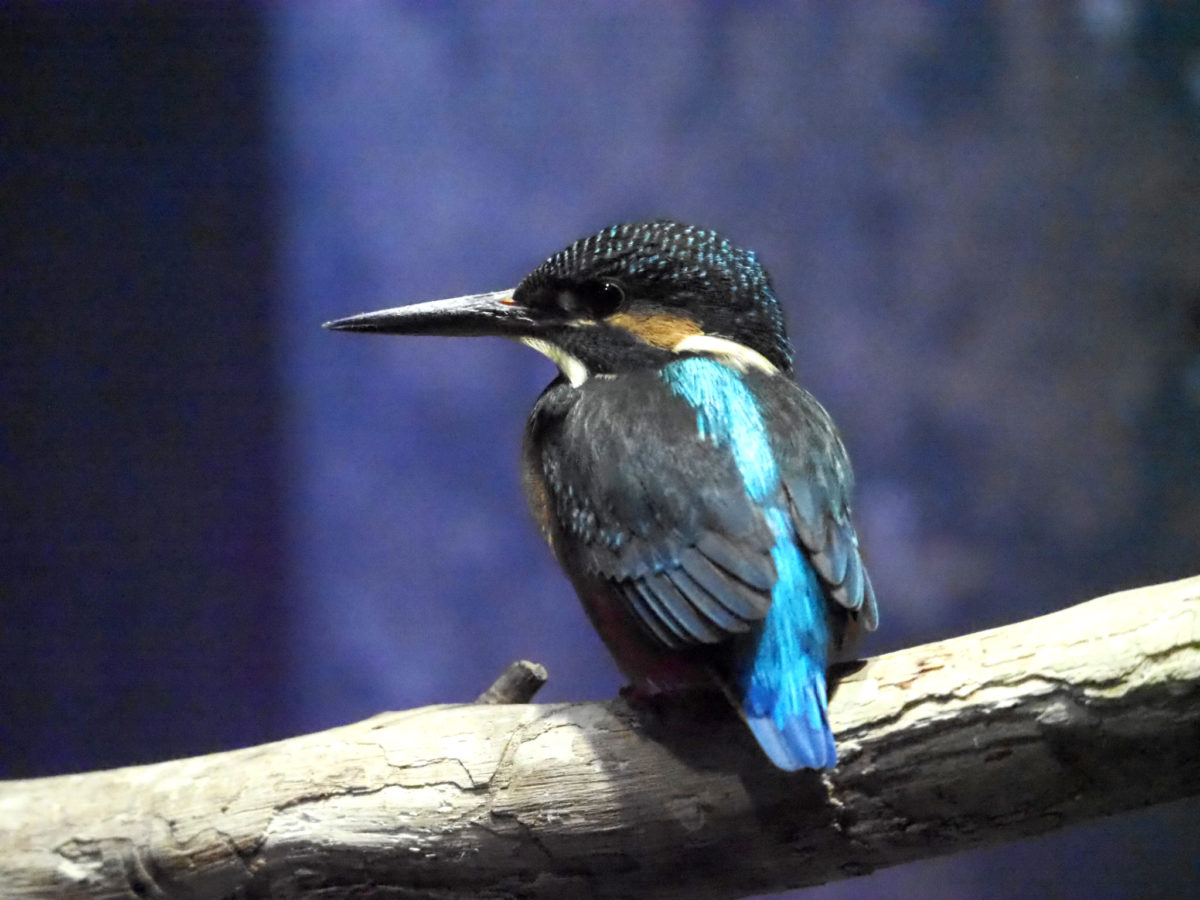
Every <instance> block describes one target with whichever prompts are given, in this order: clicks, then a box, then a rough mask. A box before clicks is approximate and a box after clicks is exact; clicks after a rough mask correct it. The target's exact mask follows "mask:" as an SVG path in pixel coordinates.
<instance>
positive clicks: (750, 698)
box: [741, 657, 837, 772]
mask: <svg viewBox="0 0 1200 900" xmlns="http://www.w3.org/2000/svg"><path fill="white" fill-rule="evenodd" d="M754 674H755V673H752V674H751V677H750V678H749V679H748V682H747V683H746V684H744V685H743V691H744V694H743V697H742V704H741V707H742V714H743V715H744V716H745V718H746V724H747V725H749V726H750V730H751V731H752V732H753V733H754V738H755V740H757V741H758V744H759V746H760V747H762V749H763V751H764V752H765V753H766V754H767V756H768V757H770V760H771V762H773V763H774V764H775V765H776V766H778V767H779V768H781V769H784V770H786V771H788V772H794V771H796V770H797V769H831V768H833V766H835V765H836V764H837V746H836V745H835V744H834V741H833V732H832V730H830V728H829V713H828V711H827V704H826V697H825V669H824V666H822V665H819V664H818V661H816V660H813V659H810V658H807V657H806V658H805V660H804V663H803V664H802V665H800V666H798V667H797V668H796V669H794V670H792V671H791V672H788V673H787V676H786V681H787V682H788V683H785V684H778V683H776V684H771V683H769V681H767V680H765V679H760V678H755V677H754ZM759 674H761V673H759Z"/></svg>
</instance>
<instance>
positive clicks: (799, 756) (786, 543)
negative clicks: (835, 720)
mask: <svg viewBox="0 0 1200 900" xmlns="http://www.w3.org/2000/svg"><path fill="white" fill-rule="evenodd" d="M662 376H663V379H664V380H665V381H666V383H667V384H668V385H669V386H670V388H671V390H672V391H673V392H674V393H675V394H677V395H678V396H680V397H682V398H683V399H684V400H686V401H687V402H688V403H689V404H690V405H691V406H692V407H693V408H694V409H695V410H696V427H697V429H698V430H699V432H700V435H701V436H702V437H704V438H707V439H709V440H711V441H713V443H715V444H717V445H718V446H726V447H729V449H730V452H731V453H732V454H733V460H734V464H735V465H736V466H737V470H738V472H739V473H740V474H741V476H742V481H743V483H744V484H745V487H746V493H747V494H748V495H749V496H750V498H751V499H753V500H754V501H756V502H758V503H762V504H764V513H765V515H766V518H767V523H768V524H769V525H770V527H771V531H772V532H773V533H774V535H775V546H774V547H773V548H772V549H771V558H772V560H773V561H774V563H775V571H776V575H777V577H776V580H775V586H774V588H773V589H772V591H771V609H770V611H769V612H768V614H767V619H766V622H765V623H764V624H763V632H762V636H761V638H760V639H759V642H758V646H757V648H756V651H755V654H754V657H753V658H752V659H750V660H747V661H745V663H744V664H743V668H742V671H741V675H740V683H741V688H742V692H743V697H744V701H743V705H744V707H745V712H746V716H747V719H748V720H749V722H750V726H751V728H752V730H753V731H754V733H755V736H756V737H757V738H758V741H759V743H760V744H762V745H763V749H764V750H766V751H767V753H768V755H769V756H770V757H771V758H772V760H774V762H775V764H776V765H778V766H780V767H781V768H786V769H797V768H802V767H806V766H807V767H815V768H820V767H826V766H831V765H833V763H834V762H836V759H837V757H836V750H835V749H834V746H833V738H832V735H831V734H830V733H829V725H828V723H827V720H826V712H825V664H826V649H825V648H826V647H827V645H828V642H829V626H828V623H827V622H826V619H825V599H824V594H823V592H822V590H821V586H820V585H819V584H818V582H817V579H816V574H815V573H814V572H813V570H812V567H811V566H810V565H809V564H808V561H807V560H805V559H804V557H803V555H802V554H801V552H800V549H799V547H798V546H797V543H796V534H795V531H794V529H793V527H792V524H791V521H790V520H789V518H788V516H787V513H786V511H785V510H784V509H782V508H780V507H779V506H778V505H776V504H773V503H769V501H770V500H771V499H772V498H773V497H774V496H775V495H776V493H777V491H778V490H779V468H778V466H777V464H776V462H775V457H774V454H773V453H772V452H771V444H770V441H769V440H768V437H767V429H766V424H765V423H764V422H763V418H762V414H761V413H760V412H759V410H758V404H757V402H756V401H755V399H754V395H753V394H752V393H751V392H750V390H749V389H748V388H747V387H746V385H745V383H744V382H743V381H742V379H741V376H740V375H739V374H738V373H737V372H735V371H734V370H732V369H730V368H728V367H726V366H723V365H721V364H720V363H718V362H716V361H714V360H711V359H705V358H703V357H689V358H687V359H682V360H679V361H677V362H673V363H669V364H668V365H667V366H665V367H664V368H663V371H662Z"/></svg>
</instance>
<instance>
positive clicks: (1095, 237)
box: [0, 0, 1200, 897]
mask: <svg viewBox="0 0 1200 900" xmlns="http://www.w3.org/2000/svg"><path fill="white" fill-rule="evenodd" d="M1198 53H1200V14H1197V13H1194V12H1192V11H1191V10H1190V7H1188V6H1187V5H1185V4H1171V3H1165V2H1163V3H1153V2H1138V0H1125V2H1122V0H1108V2H1100V0H1080V2H1077V3H1071V4H1045V5H1038V6H1035V7H1034V8H1032V9H1030V8H1025V7H1022V8H1019V9H1018V8H1016V7H1010V6H1009V5H1007V4H999V3H967V2H961V3H960V2H936V3H933V2H931V3H914V4H910V5H905V6H900V5H887V6H884V5H880V4H875V3H871V2H867V0H863V2H850V3H842V4H795V5H793V4H783V3H773V2H761V3H753V4H733V3H718V2H711V3H680V4H661V5H646V6H627V7H626V6H619V7H616V8H606V7H604V6H602V5H570V6H568V5H561V6H560V5H556V4H546V5H524V6H520V7H512V6H509V5H504V4H452V3H447V4H438V5H433V4H421V3H388V4H382V3H371V4H356V5H354V6H353V7H343V6H340V5H338V4H320V3H312V4H279V5H275V6H262V7H259V6H252V5H246V6H242V5H223V4H207V3H206V4H199V3H197V4H165V5H163V4H159V5H154V6H152V5H150V4H125V3H116V4H103V5H101V4H87V3H65V4H54V5H48V4H47V5H41V4H27V5H15V6H14V5H8V6H6V7H5V8H4V9H3V11H0V84H3V85H4V86H5V89H4V90H3V91H0V198H2V200H3V203H2V205H0V299H2V303H0V314H2V318H0V321H2V323H3V329H2V331H0V347H2V354H0V464H2V465H0V499H2V501H3V506H2V507H0V523H2V524H0V613H2V615H0V776H3V777H23V776H33V775H40V774H50V773H56V772H65V771H80V770H86V769H91V768H98V767H103V766H112V765H121V764H129V763H138V762H147V761H151V760H157V759H164V758H169V757H173V756H180V755H185V754H193V753H203V752H208V751H212V750H217V749H221V748H225V747H233V746H241V745H246V744H253V743H257V742H260V741H264V740H268V739H271V738H276V737H282V736H286V735H288V734H294V733H299V732H301V731H305V730H311V729H315V728H320V727H325V726H328V725H333V724H337V723H341V722H347V721H351V720H354V719H357V718H360V717H363V716H366V715H369V714H371V713H374V712H377V711H379V710H382V709H387V708H404V707H410V706H416V705H421V704H425V703H431V702H441V701H453V700H462V699H465V698H470V697H473V696H475V694H477V693H478V692H479V691H480V690H482V689H483V688H484V687H485V686H486V685H487V684H488V683H489V682H490V681H491V679H492V677H493V676H494V675H495V674H497V673H498V672H499V671H500V670H501V669H502V668H503V666H504V665H505V664H506V663H507V662H508V661H510V660H511V659H513V658H516V657H522V656H523V657H528V658H532V659H537V660H539V661H542V662H544V663H546V664H547V666H548V667H549V669H550V672H551V681H550V684H549V686H548V687H547V689H546V691H545V692H544V696H545V699H548V700H554V699H564V698H570V699H583V698H598V697H607V696H611V695H612V694H613V693H614V692H615V690H616V688H617V687H618V684H619V681H618V678H617V676H616V673H615V671H614V670H613V668H612V666H611V664H610V663H609V661H608V659H607V657H606V655H605V654H604V651H603V648H602V647H600V645H599V642H598V641H597V640H596V638H595V637H594V635H592V633H591V631H590V629H589V628H588V626H587V623H586V621H585V619H584V617H583V616H582V615H581V613H580V610H579V609H578V605H577V603H576V601H575V599H574V598H573V596H572V595H571V594H570V591H569V588H568V586H567V585H566V582H565V581H564V580H563V579H562V578H561V576H560V575H559V574H558V573H557V571H556V570H555V568H554V566H553V564H552V562H551V561H550V559H549V555H548V554H547V553H546V551H545V549H544V548H543V547H541V546H540V544H539V541H538V538H537V536H536V534H535V532H534V529H533V527H532V525H531V524H530V523H529V522H528V519H527V516H526V514H525V512H524V509H523V501H522V500H521V498H520V492H519V482H518V476H517V466H516V458H517V447H518V442H519V436H520V430H521V427H522V424H523V419H524V415H525V413H526V412H527V410H528V408H529V407H530V406H531V404H532V402H533V400H534V398H535V397H536V395H537V393H538V391H539V390H540V388H541V387H542V385H543V384H544V383H545V382H546V381H548V380H549V378H550V377H551V375H552V371H551V369H550V368H549V365H548V364H547V363H546V362H545V361H544V360H542V359H540V358H537V357H535V356H534V354H532V353H529V352H528V351H526V350H524V349H523V348H520V347H516V346H513V345H509V344H506V343H503V342H499V341H476V342H472V341H458V342H453V341H437V340H433V339H413V340H409V341H399V340H397V341H388V340H382V339H379V340H370V339H367V338H358V337H347V336H344V335H330V334H327V333H324V332H322V331H321V330H320V328H319V324H320V323H321V322H322V321H324V320H326V319H329V318H332V317H335V316H339V315H344V314H349V313H354V312H359V311H362V310H366V309H372V308H376V307H379V306H385V305H392V304H398V303H403V302H409V301H415V300H420V299H430V298H434V297H441V296H452V295H456V294H463V293H468V292H473V291H481V290H490V289H497V288H501V287H505V286H509V285H512V284H515V283H516V281H517V280H518V279H519V278H520V277H521V275H523V274H524V273H525V272H526V271H527V270H528V269H530V268H532V267H533V266H534V265H536V264H537V263H538V262H539V261H540V260H541V259H542V258H544V257H545V256H546V255H548V254H549V253H551V252H553V251H555V250H557V249H558V248H559V247H561V246H562V245H564V244H565V243H567V242H568V241H570V240H572V239H574V238H576V237H579V236H582V235H584V234H587V233H590V232H592V231H594V230H596V229H597V228H599V227H601V226H603V225H606V224H610V223H612V222H615V221H620V220H625V219H632V218H641V217H649V216H661V215H670V216H673V217H676V218H680V219H684V220H691V221H695V222H696V223H698V224H703V225H708V226H712V227H717V228H720V229H722V230H723V231H725V232H726V233H727V234H729V236H730V237H732V238H733V239H735V240H736V241H738V242H740V243H744V244H746V245H748V246H752V247H754V248H755V249H756V250H757V251H758V253H759V257H760V258H761V259H762V260H763V261H764V262H765V263H766V264H767V266H768V267H769V268H770V270H771V271H772V273H773V275H774V277H775V282H776V285H777V288H778V290H779V294H780V296H781V298H782V299H783V301H784V302H785V305H786V307H787V311H788V316H789V322H790V327H791V332H792V336H793V339H794V341H795V343H796V346H797V355H798V362H799V365H798V369H799V371H800V377H801V380H802V381H803V382H804V383H805V384H806V385H808V386H809V387H810V388H811V389H812V390H813V391H814V392H815V393H816V394H817V395H818V397H820V398H821V399H822V400H823V401H824V402H825V403H826V405H827V406H828V407H829V408H830V410H831V411H832V413H833V414H834V416H835V418H836V419H837V420H838V422H839V423H840V424H841V426H842V428H843V431H844V433H845V435H846V439H847V442H848V444H849V446H850V448H851V453H852V455H853V457H854V459H855V463H856V466H857V470H858V474H859V482H860V487H859V491H858V495H857V508H856V518H857V520H858V521H859V523H860V531H861V532H862V534H863V537H864V541H865V543H866V546H867V548H868V552H869V553H870V559H871V568H872V574H873V576H874V578H875V581H876V585H877V587H878V590H879V595H880V599H881V607H882V611H883V626H882V629H881V632H880V634H879V636H878V637H877V638H876V640H875V641H874V643H873V644H871V645H870V646H868V647H867V648H866V650H867V651H868V652H875V651H879V650H883V649H888V648H893V647H899V646H903V645H907V644H912V643H916V642H920V641H925V640H932V639H936V638H939V637H944V636H947V635H952V634H958V633H963V632H966V631H971V630H975V629H977V628H981V627H985V626H989V625H995V624H1000V623H1003V622H1009V621H1015V620H1018V619H1022V618H1026V617H1028V616H1032V615H1035V614H1038V613H1041V612H1046V611H1050V610H1052V609H1057V608H1060V607H1062V606H1065V605H1068V604H1070V603H1074V602H1077V601H1081V600H1084V599H1087V598H1089V597H1091V596H1095V595H1097V594H1101V593H1105V592H1108V591H1112V590H1117V589H1120V588H1125V587H1131V586H1135V585H1139V584H1146V583H1151V582H1155V581H1160V580H1166V579H1170V578H1176V577H1183V576H1187V575H1194V574H1197V573H1200V551H1198V550H1197V540H1196V538H1197V535H1200V502H1198V501H1200V472H1198V460H1200V425H1198V423H1200V352H1198V351H1200V254H1198V253H1197V252H1196V242H1197V237H1198V236H1200V172H1198V170H1197V165H1196V160H1197V149H1198V148H1200V142H1198V135H1197V128H1198V126H1197V116H1198V115H1200V101H1198V96H1197V88H1196V84H1197V75H1196V73H1197V71H1200V55H1198ZM1198 828H1200V805H1198V804H1197V803H1196V802H1195V801H1191V802H1185V803H1181V804H1176V805H1174V806H1172V807H1168V808H1166V809H1159V810H1155V811H1151V812H1148V813H1144V814H1138V815H1130V816H1123V817H1120V818H1118V819H1116V820H1114V821H1112V822H1108V823H1099V824H1095V825H1089V826H1085V827H1080V828H1074V829H1070V830H1068V831H1066V832H1064V833H1060V834H1056V835H1052V836H1049V837H1047V838H1044V839H1041V840H1036V841H1027V842H1022V843H1020V844H1016V845H1010V846H1007V847H1003V848H998V849H996V850H992V851H983V852H978V853H971V854H964V855H962V856H958V857H953V858H951V859H946V860H937V861H932V862H928V863H921V864H916V865H911V866H905V867H901V868H898V869H895V870H891V871H888V872H883V873H879V874H878V875H876V876H872V877H871V878H870V879H867V880H858V881H854V882H848V883H846V884H842V885H831V886H829V887H826V888H822V889H818V890H816V891H813V892H810V893H809V894H808V896H828V897H835V896H839V897H840V896H847V897H849V896H861V895H873V896H874V895H878V896H926V897H927V896H946V897H951V896H952V897H1010V896H1026V895H1029V896H1062V897H1074V896H1089V897H1153V896H1163V897H1168V896H1181V895H1188V894H1190V893H1194V892H1195V890H1196V888H1197V886H1200V872H1198V871H1197V867H1198V863H1197V856H1196V852H1195V840H1194V835H1195V834H1196V833H1197V829H1198Z"/></svg>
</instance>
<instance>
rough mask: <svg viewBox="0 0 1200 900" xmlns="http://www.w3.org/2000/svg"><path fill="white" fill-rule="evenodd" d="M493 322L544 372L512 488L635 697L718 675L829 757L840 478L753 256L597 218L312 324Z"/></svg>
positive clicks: (796, 762)
mask: <svg viewBox="0 0 1200 900" xmlns="http://www.w3.org/2000/svg"><path fill="white" fill-rule="evenodd" d="M325 327H326V328H330V329H333V330H336V331H354V332H372V333H378V334H408V335H459V336H485V335H493V336H501V337H507V338H510V339H513V340H516V341H519V342H521V343H523V344H526V345H527V346H529V347H532V348H533V349H534V350H537V351H539V352H541V353H543V354H545V355H546V356H547V357H549V358H550V359H551V360H552V361H553V362H554V363H555V365H556V366H557V367H558V370H559V371H558V375H557V377H556V378H555V379H554V381H552V382H551V383H550V385H549V386H548V387H547V388H546V389H545V391H543V392H542V394H541V396H540V397H539V398H538V400H537V403H536V404H535V405H534V408H533V411H532V413H531V414H530V416H529V421H528V424H527V426H526V430H525V439H524V446H523V450H522V455H521V458H522V484H523V487H524V490H525V494H526V497H527V499H528V502H529V507H530V509H531V510H532V512H533V515H534V518H535V519H536V520H537V522H538V525H539V527H540V529H541V532H542V534H543V536H544V537H545V539H546V540H547V541H548V543H549V545H550V548H551V550H552V552H553V554H554V556H555V557H556V558H557V560H558V562H559V564H560V565H561V566H562V568H563V570H564V571H565V573H566V575H567V577H568V578H569V580H570V581H571V584H572V586H573V587H574V589H575V591H576V593H577V594H578V595H579V598H580V600H581V601H582V603H583V606H584V609H585V610H586V611H587V614H588V617H589V618H590V620H591V622H592V624H593V625H594V626H595V628H596V630H597V631H598V632H599V634H600V637H601V638H602V639H603V641H604V643H605V645H606V646H607V647H608V649H609V651H610V653H611V654H612V656H613V658H614V659H615V661H616V663H617V665H618V667H619V668H620V669H621V671H622V672H623V674H624V675H625V676H626V677H627V678H628V679H629V680H630V683H631V688H632V691H633V692H634V694H635V696H639V697H642V698H648V699H651V700H652V701H653V702H656V703H657V702H660V701H661V700H663V699H669V698H670V697H672V696H676V695H686V694H690V693H692V692H696V691H709V692H712V691H714V690H717V691H720V692H721V693H723V694H724V695H725V696H726V697H728V698H729V699H730V700H731V701H732V703H733V704H734V706H735V708H736V709H737V710H738V711H739V712H740V714H741V716H742V718H743V719H744V720H745V722H746V724H747V725H748V726H749V728H750V730H751V731H752V732H753V734H754V737H755V739H756V740H757V741H758V743H759V745H760V746H761V747H762V749H763V751H764V752H765V753H766V755H767V757H769V758H770V760H771V761H772V762H773V763H774V764H775V765H776V766H778V767H779V768H780V769H784V770H788V771H795V770H798V769H827V768H831V767H833V766H834V765H835V764H836V762H837V748H836V745H835V743H834V738H833V733H832V730H831V729H830V725H829V714H828V703H827V688H826V670H827V667H828V665H829V663H830V661H831V660H832V658H833V656H834V655H835V654H837V653H839V652H841V651H842V650H843V649H844V648H845V647H846V646H847V645H848V643H849V642H850V641H851V639H852V638H854V637H855V636H856V635H858V634H860V633H861V632H864V631H871V630H874V629H875V628H876V626H877V624H878V613H877V608H876V602H875V592H874V589H873V588H872V586H871V580H870V578H869V577H868V575H867V571H866V568H865V566H864V564H863V559H862V554H861V552H860V550H859V544H858V537H857V535H856V533H855V529H854V526H853V524H852V522H851V519H850V495H851V490H852V482H853V475H852V473H851V468H850V461H849V458H848V456H847V453H846V449H845V447H844V445H843V443H842V440H841V437H840V436H839V434H838V431H837V428H836V427H835V426H834V423H833V420H832V419H831V418H830V416H829V414H828V413H827V412H826V411H825V409H824V408H823V407H822V406H821V405H820V404H819V403H818V402H817V400H816V399H815V398H814V397H813V396H812V394H810V393H809V392H808V391H806V390H804V389H803V388H801V387H799V386H798V385H797V383H796V381H795V379H794V372H793V351H792V345H791V342H790V341H789V339H788V336H787V330H786V328H785V325H784V320H783V313H782V310H781V309H780V306H779V303H778V301H777V299H776V296H775V291H774V288H773V287H772V284H771V281H770V278H769V276H768V275H767V272H766V270H765V269H764V268H763V267H762V265H761V264H760V263H759V262H758V260H757V258H756V257H755V254H754V253H753V252H752V251H749V250H745V249H742V248H739V247H737V246H735V245H734V244H732V243H731V242H730V241H729V240H727V239H726V238H724V237H722V236H721V235H720V234H718V233H716V232H715V231H712V230H709V229H705V228H699V227H695V226H692V225H685V224H681V223H678V222H672V221H651V222H638V223H629V224H621V225H614V226H613V227H611V228H607V229H605V230H603V231H600V232H598V233H597V234H593V235H591V236H590V237H586V238H582V239H580V240H578V241H576V242H575V243H573V244H571V245H570V246H568V247H566V248H565V249H563V250H561V251H559V252H558V253H555V254H554V255H553V256H551V257H549V258H548V259H547V260H546V261H545V262H543V263H542V264H541V265H540V266H538V267H537V268H536V269H534V270H533V271H532V272H530V273H529V275H527V276H526V277H525V278H524V279H523V280H522V281H521V283H520V284H519V285H518V286H517V287H516V289H515V290H504V291H494V292H490V293H484V294H472V295H470V296H466V297H456V298H454V299H450V300H435V301H432V302H427V303H417V304H414V305H410V306H402V307H396V308H392V309H385V310H380V311H377V312H369V313H363V314H361V315H356V316H351V317H349V318H344V319H338V320H336V321H332V322H328V323H326V326H325Z"/></svg>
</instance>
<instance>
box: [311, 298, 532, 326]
mask: <svg viewBox="0 0 1200 900" xmlns="http://www.w3.org/2000/svg"><path fill="white" fill-rule="evenodd" d="M325 327H326V328H328V329H330V330H332V331H371V332H376V333H377V334H434V335H447V336H458V337H482V336H484V335H498V336H501V337H522V336H525V335H529V334H532V333H533V332H534V330H535V328H536V323H535V322H534V320H533V319H532V318H531V317H530V316H529V313H528V311H527V310H525V309H524V308H523V307H521V306H518V305H517V304H516V303H514V302H513V292H512V291H492V292H491V293H488V294H470V295H468V296H466V297H454V298H452V299H450V300H432V301H430V302H428V303H414V304H413V305H412V306H397V307H395V308H393V309H381V310H379V311H377V312H369V313H361V314H360V315H357V316H349V317H347V318H345V319H334V320H333V321H332V322H326V323H325Z"/></svg>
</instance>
